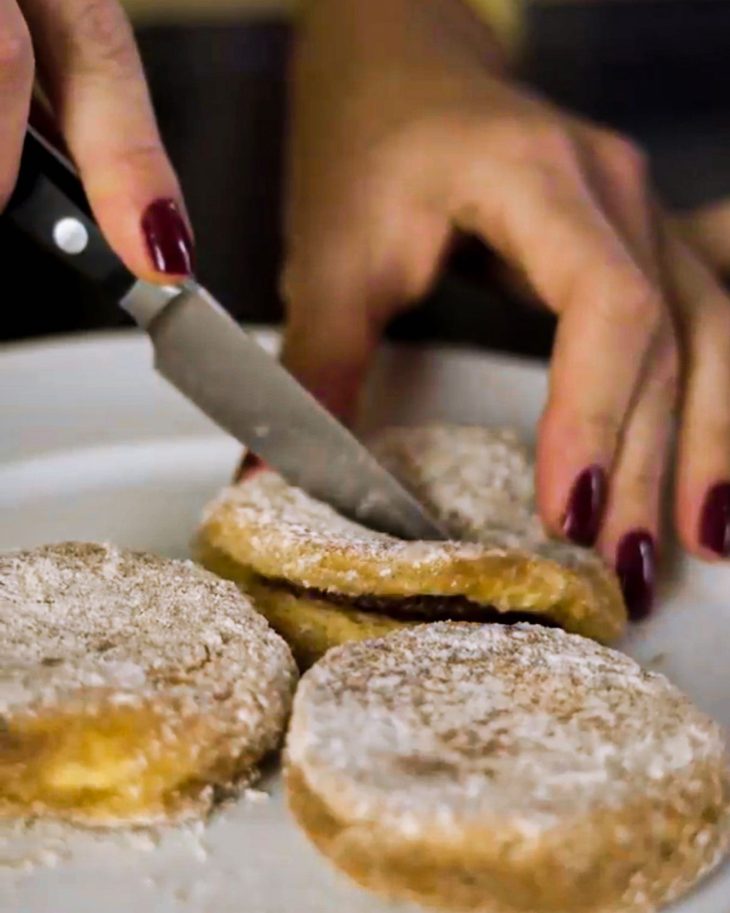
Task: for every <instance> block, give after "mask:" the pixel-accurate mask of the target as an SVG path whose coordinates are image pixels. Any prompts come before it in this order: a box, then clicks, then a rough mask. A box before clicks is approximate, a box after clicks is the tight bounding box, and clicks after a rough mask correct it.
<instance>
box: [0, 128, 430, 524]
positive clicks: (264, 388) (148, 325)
mask: <svg viewBox="0 0 730 913" xmlns="http://www.w3.org/2000/svg"><path fill="white" fill-rule="evenodd" d="M4 217H5V218H6V219H9V220H10V221H11V222H12V223H13V224H14V225H15V226H16V227H17V228H19V229H20V230H21V231H23V232H24V233H25V234H26V235H27V236H29V237H30V238H31V239H32V240H34V241H35V242H36V243H38V244H40V245H41V246H42V247H43V248H44V249H46V250H49V251H51V252H53V253H54V254H55V255H56V256H58V257H59V258H60V259H62V260H64V261H65V262H67V263H69V264H70V265H71V266H72V267H74V268H75V269H76V270H77V271H78V272H80V273H81V274H82V275H83V276H84V277H85V278H86V279H88V280H91V281H92V282H94V283H95V284H96V286H97V287H98V288H99V289H100V290H101V291H102V292H103V293H104V294H106V295H108V296H111V297H112V298H113V300H114V301H115V302H116V303H118V304H119V305H120V306H121V307H122V308H124V309H125V310H126V311H127V312H128V313H129V314H130V315H131V316H132V317H133V319H134V320H135V322H136V323H137V324H138V325H139V326H140V327H141V328H142V329H143V330H145V331H146V332H147V334H148V336H149V338H150V340H151V342H152V346H153V349H154V361H155V366H156V368H157V370H158V371H159V372H160V373H161V374H162V375H163V377H165V378H166V379H167V380H168V381H169V382H170V383H172V384H173V385H174V386H175V387H176V388H177V389H178V390H179V391H180V392H181V393H182V394H183V395H184V396H186V397H187V399H189V400H190V401H191V402H193V403H194V404H195V405H196V406H197V407H198V408H199V409H201V410H202V411H203V412H204V413H205V414H206V415H207V416H208V417H209V418H210V419H212V420H213V421H214V422H215V423H216V424H217V425H218V426H219V427H221V428H222V429H224V430H225V431H227V432H228V433H229V434H231V435H232V436H233V437H234V438H236V439H237V440H238V441H240V442H241V443H242V444H243V445H244V446H246V447H248V448H249V449H250V450H252V451H254V452H255V453H256V454H257V455H258V456H260V457H261V458H262V459H263V460H265V461H266V463H268V464H269V465H270V466H272V467H273V468H274V469H276V470H277V471H278V472H279V473H280V474H281V475H282V476H283V477H284V478H285V479H286V480H287V481H288V482H290V483H291V484H292V485H295V486H297V487H299V488H301V489H303V490H304V491H306V492H307V493H308V494H310V495H312V496H313V497H315V498H317V499H319V500H322V501H325V502H327V503H329V504H331V505H332V506H333V507H335V508H336V509H337V510H339V511H340V512H341V513H343V514H345V515H346V516H349V517H352V518H353V519H356V520H359V521H360V522H362V523H364V524H365V525H367V526H370V527H372V528H374V529H377V530H380V531H383V532H388V533H392V534H394V535H398V536H401V537H403V538H407V539H434V538H443V537H444V533H443V531H442V530H441V528H440V527H439V525H438V524H437V523H436V522H435V521H434V520H433V519H432V518H431V517H430V516H429V514H428V512H427V511H426V509H425V508H424V507H423V505H421V504H420V503H419V501H418V500H417V499H416V498H415V497H414V496H413V495H412V494H411V493H410V492H409V491H407V490H406V488H404V486H403V485H401V483H400V482H399V481H398V480H396V479H395V478H394V477H393V476H392V475H391V474H390V473H389V472H388V471H387V470H386V469H385V468H384V467H383V466H382V465H381V464H380V463H379V462H378V461H377V460H376V459H375V457H374V456H373V455H372V454H371V453H370V451H368V450H367V448H366V447H365V446H364V445H363V444H362V443H361V442H360V441H359V440H358V439H357V438H356V437H355V436H354V435H353V434H352V433H351V432H350V431H349V430H348V429H347V428H345V427H344V425H342V424H341V423H340V422H339V421H337V419H335V418H334V416H332V415H331V414H330V413H329V412H328V411H327V410H326V409H325V408H324V407H323V406H321V405H320V404H319V403H318V402H317V400H315V398H314V397H313V396H311V394H309V393H308V392H307V391H306V390H305V389H304V388H303V387H302V386H301V385H300V384H299V383H298V382H297V381H296V380H295V379H294V378H293V377H292V375H291V374H289V373H288V372H287V371H286V369H285V368H284V367H283V366H282V365H281V364H280V363H279V362H278V361H277V359H275V358H274V357H273V356H271V355H269V354H268V353H267V352H266V351H265V350H264V349H262V348H261V346H259V345H258V343H257V342H256V341H255V339H254V338H253V337H251V336H250V335H249V334H247V333H246V332H245V331H244V330H243V329H242V328H241V327H240V326H239V325H238V324H237V323H236V322H235V321H234V320H233V318H232V317H231V316H230V315H229V314H228V313H227V312H226V311H225V310H224V308H223V307H221V306H220V305H219V304H218V303H217V302H216V301H215V299H214V298H213V297H212V296H211V295H210V294H209V293H208V292H207V291H206V290H205V289H204V288H203V287H202V286H200V285H199V284H198V283H197V282H194V281H189V282H186V283H184V284H183V285H181V286H158V285H152V284H150V283H147V282H144V281H142V280H139V279H137V278H136V277H134V276H133V275H132V274H131V273H129V272H128V270H127V269H126V267H124V265H123V264H122V263H121V261H120V260H119V259H118V257H117V256H116V254H115V253H114V252H113V251H112V250H111V248H110V247H109V245H108V244H107V243H106V241H105V239H104V238H103V236H102V234H101V232H100V230H99V229H98V227H97V226H96V224H95V222H94V219H93V216H92V214H91V210H90V207H89V206H88V203H87V201H86V198H85V195H84V192H83V188H82V186H81V183H80V181H79V179H78V177H77V175H76V174H75V172H74V170H73V168H72V166H71V165H70V163H68V162H67V161H66V160H65V159H63V158H62V157H61V156H60V155H59V154H58V153H57V152H56V151H55V150H54V149H52V148H51V147H50V146H49V145H48V144H47V143H46V142H45V140H43V138H42V137H40V136H39V135H38V134H37V133H36V132H35V131H33V129H32V128H29V129H28V132H27V135H26V140H25V145H24V150H23V156H22V160H21V167H20V174H19V178H18V183H17V185H16V190H15V192H14V194H13V196H12V197H11V200H10V202H9V203H8V206H7V208H6V210H5V216H4Z"/></svg>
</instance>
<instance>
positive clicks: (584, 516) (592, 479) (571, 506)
mask: <svg viewBox="0 0 730 913" xmlns="http://www.w3.org/2000/svg"><path fill="white" fill-rule="evenodd" d="M605 503H606V473H605V472H604V470H603V469H602V468H601V467H600V466H589V467H588V468H587V469H584V470H583V472H582V473H581V474H580V475H579V476H578V478H577V479H576V480H575V483H574V484H573V490H572V492H571V493H570V499H569V500H568V508H567V510H566V511H565V517H564V518H563V532H564V533H565V535H566V536H567V537H568V539H570V540H571V541H573V542H575V543H576V544H577V545H593V544H594V542H595V541H596V539H597V538H598V531H599V529H600V527H601V519H602V517H603V507H604V504H605Z"/></svg>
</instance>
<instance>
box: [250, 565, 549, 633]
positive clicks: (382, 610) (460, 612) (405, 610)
mask: <svg viewBox="0 0 730 913" xmlns="http://www.w3.org/2000/svg"><path fill="white" fill-rule="evenodd" d="M259 582H260V583H262V584H263V585H264V586H267V587H269V589H274V590H281V591H282V592H285V593H289V594H291V595H292V596H296V597H297V598H300V599H316V600H319V601H321V602H327V603H329V604H330V605H333V606H343V607H345V608H348V609H356V610H358V611H360V612H373V613H377V614H379V615H387V616H388V617H389V618H394V619H396V620H398V619H404V620H408V621H474V622H481V623H482V624H503V625H514V624H519V623H520V622H531V623H532V624H541V625H543V626H544V627H547V628H556V627H558V625H557V623H556V622H554V621H553V620H552V619H551V618H548V617H547V616H546V615H542V614H539V613H537V612H520V611H510V612H500V611H499V610H498V609H495V608H494V606H485V605H480V604H479V603H478V602H472V601H471V600H470V599H467V598H466V597H465V596H373V595H363V596H349V595H345V594H344V593H332V592H328V591H326V590H317V589H313V588H310V587H303V586H297V584H294V583H290V582H289V581H288V580H279V579H272V578H269V577H260V578H259Z"/></svg>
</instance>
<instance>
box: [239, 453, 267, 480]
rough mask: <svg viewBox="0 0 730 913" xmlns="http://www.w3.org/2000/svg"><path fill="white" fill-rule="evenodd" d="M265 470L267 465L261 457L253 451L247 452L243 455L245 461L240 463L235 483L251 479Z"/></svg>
mask: <svg viewBox="0 0 730 913" xmlns="http://www.w3.org/2000/svg"><path fill="white" fill-rule="evenodd" d="M263 469H266V463H264V461H263V460H262V459H261V457H260V456H256V454H255V453H253V452H252V451H251V450H247V451H246V453H245V454H244V455H243V459H242V460H241V462H240V463H239V466H238V469H237V470H236V474H235V475H234V477H233V481H234V482H243V481H244V480H245V479H249V478H250V477H251V476H253V475H256V473H257V472H261V471H262V470H263Z"/></svg>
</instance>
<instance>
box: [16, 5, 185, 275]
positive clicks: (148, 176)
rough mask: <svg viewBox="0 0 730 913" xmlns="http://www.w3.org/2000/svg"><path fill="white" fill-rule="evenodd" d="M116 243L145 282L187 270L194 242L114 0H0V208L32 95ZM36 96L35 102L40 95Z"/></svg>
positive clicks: (134, 51) (36, 109)
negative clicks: (0, 140) (74, 166)
mask: <svg viewBox="0 0 730 913" xmlns="http://www.w3.org/2000/svg"><path fill="white" fill-rule="evenodd" d="M34 87H35V89H36V92H35V97H34V113H35V114H38V113H39V112H40V114H41V116H42V118H43V121H44V122H43V124H36V123H35V122H34V125H36V126H41V127H42V128H44V129H43V131H42V132H45V133H47V128H48V126H49V125H52V127H53V130H54V137H53V139H54V140H55V139H56V136H55V134H56V133H57V134H58V137H59V139H60V140H61V141H62V142H63V146H64V151H65V152H67V153H68V154H69V155H70V156H71V157H72V158H73V160H74V162H75V164H76V165H77V166H78V169H79V171H80V174H81V178H82V180H83V183H84V186H85V190H86V193H87V195H88V197H89V201H90V203H91V206H92V208H93V210H94V212H95V215H96V217H97V219H98V221H99V224H100V227H101V228H102V230H103V231H104V233H105V235H106V236H107V238H108V240H109V241H110V243H111V244H112V246H113V247H114V248H115V250H116V252H117V253H118V254H119V255H120V256H121V258H122V259H123V260H124V262H125V263H126V265H127V267H128V268H129V269H131V270H132V271H133V272H134V273H136V274H137V275H138V276H141V277H144V278H146V279H149V280H151V281H162V280H164V279H168V280H169V278H170V277H177V278H180V277H183V276H187V275H189V274H190V273H191V271H192V269H193V242H192V238H191V232H190V229H189V226H188V223H187V218H186V215H185V209H184V204H183V202H182V197H181V193H180V188H179V186H178V181H177V178H176V176H175V173H174V171H173V169H172V166H171V165H170V162H169V160H168V157H167V155H166V153H165V151H164V149H163V146H162V143H161V141H160V136H159V133H158V130H157V125H156V123H155V117H154V114H153V111H152V105H151V103H150V98H149V94H148V90H147V86H146V83H145V79H144V75H143V72H142V66H141V63H140V59H139V55H138V53H137V49H136V46H135V42H134V38H133V34H132V29H131V27H130V25H129V22H128V21H127V19H126V17H125V15H124V13H123V11H122V9H121V7H120V6H119V4H118V3H117V2H116V0H19V2H17V3H16V0H0V129H1V130H2V143H1V144H0V207H1V206H2V205H4V204H5V203H6V202H7V200H8V198H9V197H10V194H11V192H12V189H13V186H14V184H15V180H16V177H17V172H18V166H19V161H20V155H21V150H22V145H23V139H24V136H25V129H26V124H27V122H28V116H29V111H30V108H31V97H32V96H33V95H34ZM39 95H40V97H41V101H40V103H39V101H38V99H39Z"/></svg>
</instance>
